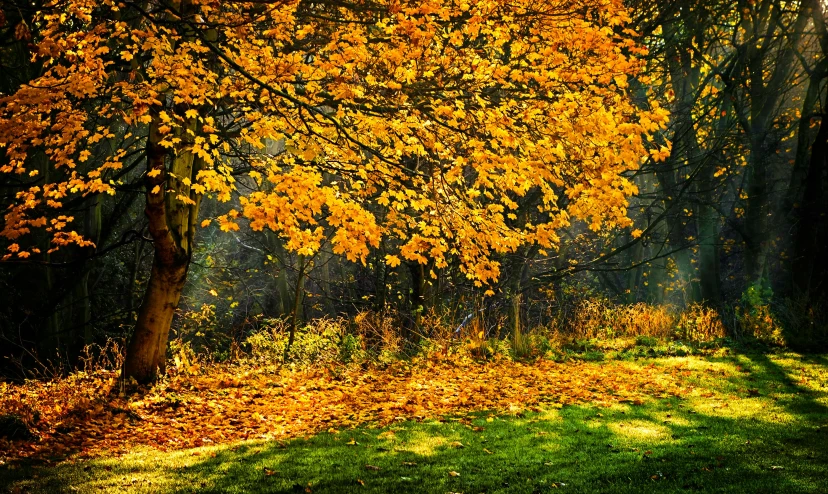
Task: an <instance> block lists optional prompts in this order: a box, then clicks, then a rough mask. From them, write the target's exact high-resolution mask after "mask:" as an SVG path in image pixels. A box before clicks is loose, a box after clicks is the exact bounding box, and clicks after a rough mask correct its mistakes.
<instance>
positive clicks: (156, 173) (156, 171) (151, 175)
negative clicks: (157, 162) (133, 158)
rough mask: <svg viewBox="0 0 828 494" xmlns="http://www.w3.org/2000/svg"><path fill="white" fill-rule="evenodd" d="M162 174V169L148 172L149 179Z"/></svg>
mask: <svg viewBox="0 0 828 494" xmlns="http://www.w3.org/2000/svg"><path fill="white" fill-rule="evenodd" d="M160 173H161V169H160V168H156V169H154V170H150V171H148V172H147V176H148V177H149V178H154V177H157V176H158V175H159V174H160Z"/></svg>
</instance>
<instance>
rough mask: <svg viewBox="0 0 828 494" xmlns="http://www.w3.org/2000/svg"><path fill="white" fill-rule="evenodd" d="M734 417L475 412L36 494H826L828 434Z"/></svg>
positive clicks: (50, 479)
mask: <svg viewBox="0 0 828 494" xmlns="http://www.w3.org/2000/svg"><path fill="white" fill-rule="evenodd" d="M725 405H727V402H723V403H722V407H721V408H717V409H712V410H710V411H709V412H706V413H703V412H701V411H699V410H696V409H693V407H692V406H691V405H690V404H689V403H688V401H686V400H682V399H679V398H670V399H665V400H660V401H655V402H652V403H645V404H644V405H640V406H634V405H624V406H615V407H612V408H599V407H594V406H588V405H587V406H567V407H564V408H563V409H561V410H550V411H545V412H540V413H531V414H527V415H525V416H521V417H496V418H491V421H490V416H489V415H488V414H475V415H474V416H471V417H468V418H466V419H462V420H461V421H457V420H453V419H447V420H446V421H445V422H443V423H439V422H424V423H416V422H406V423H400V424H399V425H398V426H396V427H391V428H386V429H354V430H346V431H341V432H338V433H323V434H319V435H316V436H312V437H310V438H307V439H295V440H292V441H289V442H286V443H280V442H276V441H270V442H248V443H242V444H239V445H236V446H234V447H223V448H220V449H214V450H204V451H195V452H193V451H183V452H176V453H175V455H178V456H177V457H176V458H173V459H172V460H170V459H169V458H167V459H166V460H164V461H165V463H164V464H163V468H160V469H159V461H160V460H158V459H157V456H156V457H153V456H152V455H149V456H147V457H145V458H139V459H137V460H136V459H130V460H127V461H119V460H113V459H110V460H96V461H94V462H91V463H90V464H87V465H85V466H83V467H81V466H73V465H64V466H60V467H58V468H55V469H52V470H50V471H49V472H42V473H41V474H42V475H46V476H47V477H46V478H44V479H41V482H40V484H38V485H40V486H41V487H42V488H41V489H40V490H37V491H38V492H68V491H70V490H72V489H71V488H72V487H75V488H79V489H80V490H81V491H84V490H87V489H88V490H93V487H95V486H96V485H97V486H102V485H107V486H110V487H111V486H116V490H117V489H118V488H121V489H123V490H125V491H130V492H176V493H179V492H180V493H183V492H193V491H198V492H252V493H256V492H262V493H264V492H268V493H293V492H343V493H346V492H347V493H350V492H521V493H523V492H552V491H557V490H558V489H560V488H565V489H566V490H568V491H570V492H622V493H623V492H654V491H658V492H674V491H675V492H679V491H681V492H684V491H688V490H690V491H700V492H822V491H823V489H824V479H825V478H826V474H828V467H826V465H828V448H825V444H826V442H828V431H823V432H814V428H812V427H791V426H790V424H789V423H788V422H785V421H779V422H777V421H773V420H770V419H768V417H766V416H763V417H762V418H761V419H756V420H746V419H744V418H743V417H739V416H728V408H727V407H726V406H725ZM797 409H799V408H796V407H794V408H792V410H797ZM794 418H795V419H797V420H798V419H799V416H796V417H794ZM194 453H195V454H197V456H195V454H194ZM152 458H156V459H155V460H153V459H152ZM452 472H455V473H458V474H459V475H457V476H454V475H453V474H452ZM19 485H21V486H23V487H25V486H26V485H27V484H25V483H22V484H19ZM30 485H34V484H30ZM23 492H25V490H23Z"/></svg>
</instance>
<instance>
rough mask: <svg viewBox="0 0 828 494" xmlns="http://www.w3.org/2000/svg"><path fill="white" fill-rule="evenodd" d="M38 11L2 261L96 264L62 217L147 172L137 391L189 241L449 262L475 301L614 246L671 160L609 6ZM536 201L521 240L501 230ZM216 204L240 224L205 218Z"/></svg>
mask: <svg viewBox="0 0 828 494" xmlns="http://www.w3.org/2000/svg"><path fill="white" fill-rule="evenodd" d="M49 7H50V8H47V9H44V10H43V13H42V14H41V15H40V17H39V18H38V19H37V20H36V21H35V22H37V23H38V25H39V26H40V35H39V37H38V39H36V40H34V42H35V46H36V50H35V54H34V57H35V58H36V59H37V60H38V61H39V62H40V63H42V64H43V67H44V69H43V73H42V75H40V76H38V77H37V78H35V79H33V80H32V81H31V82H29V83H28V84H25V85H24V86H22V87H21V88H20V89H19V90H17V91H16V92H15V93H14V94H9V95H5V96H3V98H2V100H0V147H2V148H3V149H4V152H5V153H4V157H3V161H2V163H0V172H2V173H4V174H9V175H14V176H28V177H31V178H32V179H36V182H35V183H33V184H31V185H30V186H28V187H24V188H21V189H20V190H19V191H18V192H17V193H16V195H15V199H14V202H13V204H12V206H11V207H10V208H9V209H8V210H7V211H6V212H5V217H4V222H3V230H2V236H3V237H4V238H6V239H7V242H8V244H7V246H6V254H5V256H4V259H6V260H11V259H34V258H35V257H36V256H38V255H43V254H45V253H48V252H54V251H55V250H56V249H62V248H66V247H68V246H71V245H75V246H81V247H83V246H91V245H92V244H93V241H92V240H91V239H90V238H88V237H85V236H84V235H83V234H82V232H81V231H80V229H79V228H78V226H77V225H76V223H75V221H74V220H75V215H74V214H73V212H72V210H71V209H70V208H69V207H68V205H70V204H72V203H73V201H76V199H77V198H88V197H101V198H104V199H105V198H106V197H107V196H111V195H115V194H117V193H119V189H121V188H123V187H124V183H123V175H122V170H123V169H124V168H125V167H128V166H131V165H132V164H134V163H136V162H140V163H142V164H144V165H145V167H146V168H145V172H144V173H143V180H144V183H145V185H146V206H145V213H146V217H147V220H148V224H149V234H150V236H151V238H152V242H153V249H154V260H153V265H152V273H151V277H150V280H149V283H148V286H147V289H146V293H145V295H144V300H143V303H142V305H141V308H140V310H139V313H138V319H137V323H136V326H135V329H134V332H133V335H132V339H131V342H130V345H129V349H128V355H127V363H126V373H127V374H128V375H130V376H133V377H135V378H136V379H138V380H139V381H147V380H149V379H152V378H153V377H154V376H155V375H156V372H157V370H158V369H159V368H163V366H164V360H165V354H166V344H167V338H168V334H169V328H170V323H171V320H172V318H173V314H174V311H175V308H176V306H177V304H178V301H179V297H180V294H181V291H182V289H183V287H184V284H185V281H186V278H187V272H188V268H189V263H190V259H191V256H192V252H193V246H194V243H195V240H196V229H197V226H198V225H206V224H209V223H210V222H211V221H216V222H218V224H219V225H220V226H221V229H222V230H225V231H233V230H237V229H239V228H241V226H240V222H242V221H244V222H246V223H247V225H248V226H249V228H251V229H253V230H263V229H269V230H272V231H273V232H274V233H275V234H277V235H278V236H280V237H281V238H282V239H284V242H285V247H286V248H287V249H288V250H289V251H292V252H296V253H298V254H301V255H305V256H310V255H313V254H314V253H315V252H316V251H318V249H319V248H320V245H321V244H322V243H323V241H328V239H329V242H330V244H331V245H332V248H333V252H334V253H335V254H338V255H342V256H344V257H346V258H347V259H349V260H351V261H357V262H365V259H366V257H367V256H368V254H369V251H370V249H372V248H375V247H377V246H378V245H379V243H380V241H381V239H383V238H389V239H394V241H393V242H390V243H387V246H388V247H389V248H391V249H392V250H391V251H390V252H389V254H388V255H387V257H386V262H387V264H388V266H390V267H392V268H393V267H396V266H397V265H399V264H400V263H401V262H402V261H403V260H405V261H409V262H414V263H417V264H419V265H430V266H433V268H434V269H437V270H439V269H441V268H444V267H445V266H447V265H448V263H449V262H454V260H456V262H457V263H458V265H459V266H460V269H461V270H462V273H463V274H464V276H466V277H467V278H468V279H469V280H472V281H473V282H474V283H475V284H477V285H479V286H484V285H486V284H488V283H490V282H492V281H493V280H495V279H497V277H498V276H499V275H500V274H501V273H500V265H499V263H498V262H497V260H496V259H495V257H496V255H497V254H504V253H508V252H513V251H515V250H516V249H518V248H519V247H520V246H522V245H527V244H533V245H537V246H539V248H541V249H554V248H556V247H557V246H558V245H559V243H560V238H559V236H558V234H557V233H556V232H558V231H559V230H560V229H561V228H565V227H567V226H569V225H570V224H571V222H572V221H573V219H577V220H584V221H586V222H587V224H588V225H589V228H591V229H592V230H599V229H601V228H604V227H626V226H628V225H629V224H630V220H629V219H628V218H627V214H626V213H627V212H626V206H627V198H628V196H630V195H631V194H634V193H635V192H636V187H635V185H634V184H633V183H632V182H631V181H630V180H628V179H627V178H625V177H624V176H623V173H624V172H627V171H629V170H634V169H636V168H637V167H638V166H639V164H640V162H641V160H642V158H644V157H645V156H647V155H648V153H649V152H652V153H654V155H655V156H662V155H663V154H664V152H665V149H664V148H662V149H661V150H659V149H652V151H650V148H656V147H658V146H653V145H650V144H648V143H647V136H648V135H649V134H651V133H652V132H653V131H655V130H658V129H659V128H661V127H662V126H663V125H664V123H665V121H666V112H665V111H664V110H662V109H660V108H659V107H658V105H657V104H653V105H652V106H649V107H647V108H641V107H640V106H635V105H633V104H632V102H631V99H630V95H629V83H628V81H629V78H630V77H631V76H634V75H636V74H638V72H639V71H640V69H641V67H642V63H641V62H640V61H639V59H638V58H637V56H638V55H641V54H643V53H644V51H643V49H642V48H641V47H640V46H639V45H638V44H637V42H636V38H635V34H634V33H633V32H631V31H625V30H624V24H625V23H626V22H627V21H628V15H627V13H626V11H625V10H624V8H623V7H622V5H621V3H620V2H618V1H614V0H597V1H596V0H574V1H573V0H563V1H555V2H543V3H539V2H531V1H518V2H505V1H500V0H491V1H486V2H465V1H456V2H455V1H448V0H434V1H429V2H419V1H417V2H414V1H411V2H406V1H403V2H399V1H388V2H385V1H364V2H363V1H360V2H353V3H339V2H331V3H321V4H320V3H311V2H301V1H293V0H284V1H280V0H274V1H268V2H217V1H214V0H176V1H169V2H166V1H160V0H150V1H122V2H117V1H111V0H110V1H104V2H98V1H92V0H70V1H63V2H56V3H54V4H50V5H49ZM102 143H106V144H107V145H106V146H102V145H101V144H102ZM39 157H42V158H43V159H40V158H39ZM530 193H531V194H534V195H535V196H536V205H535V208H536V210H537V211H538V213H539V214H534V215H532V216H531V220H530V218H529V217H526V216H518V215H517V214H516V213H515V211H516V209H517V208H518V203H519V201H520V200H521V198H524V197H526V196H527V194H530ZM234 195H238V197H239V201H240V205H241V207H240V208H239V210H236V209H230V210H226V211H225V214H220V215H217V216H216V217H214V218H200V215H199V212H200V205H201V202H202V200H203V199H204V198H212V199H216V200H218V201H228V200H229V199H231V197H234ZM426 275H427V276H431V273H427V274H426Z"/></svg>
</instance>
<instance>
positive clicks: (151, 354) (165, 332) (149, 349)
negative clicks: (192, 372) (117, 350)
mask: <svg viewBox="0 0 828 494" xmlns="http://www.w3.org/2000/svg"><path fill="white" fill-rule="evenodd" d="M188 265H189V261H187V262H183V263H177V264H166V263H162V262H160V261H159V259H158V256H156V257H155V259H154V260H153V263H152V272H151V273H150V279H149V283H148V284H147V291H146V293H145V294H144V301H143V303H142V304H141V309H140V312H139V313H138V321H137V323H136V327H135V334H134V335H133V337H132V340H131V341H130V343H129V347H128V348H127V361H126V364H125V369H124V370H125V373H126V375H127V376H131V377H134V378H135V379H136V380H137V381H138V382H148V381H151V380H152V379H154V378H155V377H156V375H157V373H158V372H163V371H164V363H165V361H166V356H167V339H168V337H169V333H170V325H171V324H172V319H173V314H174V313H175V309H176V307H178V300H179V299H180V298H181V292H182V290H183V289H184V282H185V281H186V279H187V267H188Z"/></svg>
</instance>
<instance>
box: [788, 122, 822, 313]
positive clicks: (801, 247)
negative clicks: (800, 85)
mask: <svg viewBox="0 0 828 494" xmlns="http://www.w3.org/2000/svg"><path fill="white" fill-rule="evenodd" d="M826 171H828V125H827V124H826V122H825V118H824V117H823V118H822V121H821V122H820V125H819V131H818V133H817V136H816V140H814V143H813V145H812V146H811V159H810V163H809V167H808V175H807V180H806V182H805V192H804V194H803V197H802V206H801V207H800V208H799V210H798V220H799V224H798V227H797V230H796V237H795V240H794V259H793V281H794V287H795V289H796V291H798V292H799V293H801V294H807V295H808V296H809V297H811V298H816V297H817V296H819V295H821V294H824V293H826V291H828V290H826V286H825V284H826V280H825V274H826V273H825V271H826V270H825V261H824V260H823V257H824V252H822V251H823V250H824V249H825V244H824V243H823V242H824V237H825V235H826V232H825V231H826V229H828V224H826V223H828V222H827V221H826V214H828V207H826V201H825V186H826V182H828V180H826Z"/></svg>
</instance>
